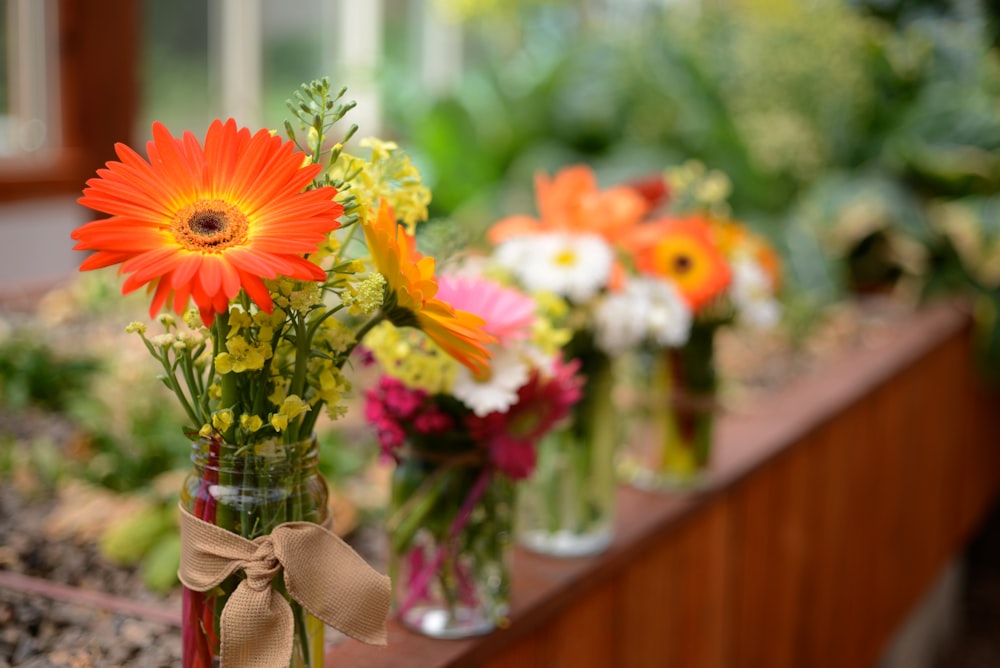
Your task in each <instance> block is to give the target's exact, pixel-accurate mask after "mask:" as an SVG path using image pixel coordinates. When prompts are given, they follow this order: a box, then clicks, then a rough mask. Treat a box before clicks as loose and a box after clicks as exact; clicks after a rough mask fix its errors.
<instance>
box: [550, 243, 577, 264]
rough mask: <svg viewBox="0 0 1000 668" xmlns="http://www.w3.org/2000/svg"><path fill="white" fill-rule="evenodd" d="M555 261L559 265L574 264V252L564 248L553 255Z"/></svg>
mask: <svg viewBox="0 0 1000 668" xmlns="http://www.w3.org/2000/svg"><path fill="white" fill-rule="evenodd" d="M555 262H556V264H558V265H559V266H561V267H569V266H572V265H574V264H576V262H577V260H576V252H575V251H573V250H571V249H569V248H567V249H566V250H563V251H560V252H559V253H557V254H556V256H555Z"/></svg>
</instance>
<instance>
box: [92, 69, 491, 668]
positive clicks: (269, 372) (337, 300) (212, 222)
mask: <svg viewBox="0 0 1000 668" xmlns="http://www.w3.org/2000/svg"><path fill="white" fill-rule="evenodd" d="M344 92H345V91H344V90H341V91H339V93H338V92H335V91H332V90H331V88H330V84H329V82H328V81H327V80H325V79H324V80H320V81H314V82H311V83H309V84H306V85H303V86H302V88H301V89H300V90H299V91H298V92H297V93H296V96H295V98H294V99H293V100H290V101H289V108H290V109H291V110H292V113H293V115H294V117H293V118H292V119H291V120H290V121H286V123H285V131H286V134H287V136H288V140H287V141H285V140H283V139H282V138H281V137H279V136H277V135H276V134H275V133H272V132H270V131H268V130H266V129H265V130H259V131H257V132H251V131H250V130H249V129H246V128H239V127H238V126H237V124H236V123H235V122H234V121H232V120H229V121H225V122H223V121H215V122H213V123H212V124H211V126H210V127H209V128H208V131H207V133H206V135H205V138H204V141H203V142H201V141H199V140H198V139H197V138H196V137H195V136H194V135H192V134H191V133H187V132H185V133H184V134H183V135H182V136H180V137H174V136H173V135H171V134H170V132H169V131H168V130H167V129H166V128H165V127H163V126H162V125H161V124H159V123H156V124H154V125H153V138H152V141H150V142H149V143H148V144H147V146H146V154H147V156H146V157H145V158H144V157H142V156H141V155H139V154H138V153H137V152H136V151H134V150H133V149H131V148H129V147H127V146H124V145H118V146H117V147H116V151H117V154H118V158H119V160H118V161H115V162H109V163H108V164H107V167H106V168H105V169H102V170H99V171H98V176H97V177H96V178H94V179H91V180H90V181H88V182H87V188H86V189H85V190H84V192H83V197H82V198H81V199H80V202H81V203H82V204H83V205H85V206H88V207H90V208H92V209H95V210H96V211H99V212H102V213H104V214H108V217H106V218H103V219H100V220H95V221H93V222H90V223H87V224H85V225H83V226H82V227H80V228H78V229H77V230H75V231H74V232H73V238H74V239H76V240H77V245H76V249H78V250H83V251H91V252H92V254H91V255H89V256H88V257H87V258H86V259H85V260H84V262H83V264H82V266H81V269H82V270H91V269H98V268H102V267H110V266H115V265H120V266H119V271H120V273H122V274H125V275H126V278H125V281H124V285H123V288H122V290H123V292H125V293H127V292H131V291H134V290H137V289H139V288H141V287H146V288H147V290H148V291H149V293H150V294H151V304H150V311H149V313H150V317H151V318H153V317H156V316H157V314H158V313H159V312H160V311H161V310H162V309H164V308H167V309H169V310H172V311H173V312H174V313H175V314H176V315H177V316H178V317H175V316H174V315H171V314H169V313H164V314H161V315H159V318H158V319H159V322H160V323H161V324H162V327H163V331H162V332H161V333H158V334H152V333H150V332H149V331H148V328H147V326H146V325H145V324H144V323H141V322H133V323H132V324H131V325H129V327H128V331H130V332H134V333H135V334H137V335H139V336H140V337H142V340H143V342H144V343H145V345H146V347H147V348H148V350H149V353H150V354H151V355H152V356H153V357H154V358H155V359H156V360H157V362H158V363H159V364H160V366H161V367H162V373H161V375H160V379H161V380H162V381H163V384H164V385H166V387H167V388H169V389H170V390H171V391H172V392H173V394H174V395H175V396H176V398H177V400H178V401H179V403H180V405H181V406H182V407H183V409H184V412H185V414H186V416H187V419H188V425H187V428H186V430H185V431H186V433H187V435H188V436H189V438H190V439H191V440H192V441H193V451H192V461H193V462H194V464H195V466H194V472H193V473H192V474H191V475H190V476H189V477H188V481H187V483H186V484H185V488H184V489H183V490H182V513H181V532H182V543H183V547H182V551H183V554H182V562H181V573H180V574H181V579H182V581H183V582H184V584H185V587H186V591H185V599H184V657H185V658H184V665H185V666H205V667H208V666H212V665H217V664H215V663H214V662H215V661H216V660H217V657H219V656H220V655H221V659H222V662H223V665H240V666H246V665H265V664H263V663H261V662H265V661H268V660H273V661H274V662H276V663H279V664H281V665H289V664H290V665H292V666H318V665H322V659H323V657H322V654H323V652H322V629H323V622H324V621H325V622H326V623H327V624H329V625H331V626H335V627H337V628H340V629H342V630H343V631H345V632H346V633H348V634H351V635H353V636H355V637H358V638H359V639H362V640H365V641H369V642H382V641H384V626H383V624H384V618H385V612H386V606H387V605H388V585H387V583H386V582H385V580H384V578H383V577H382V576H378V575H377V574H375V573H374V572H373V571H371V570H370V569H368V567H367V566H365V565H364V563H363V562H362V561H361V560H360V557H358V556H357V555H356V554H354V553H353V552H352V551H350V548H348V547H347V546H346V545H345V544H343V543H340V542H339V539H337V538H336V537H335V536H334V535H333V534H332V533H329V532H328V531H326V530H324V529H320V528H319V527H316V526H315V525H322V524H324V523H325V522H326V521H327V504H326V488H325V484H324V483H323V481H322V478H321V477H320V476H319V475H318V474H317V473H316V458H317V451H316V447H315V440H314V438H313V434H314V431H315V429H316V425H317V420H318V419H319V417H320V415H321V414H325V415H326V416H328V417H329V418H330V419H337V418H339V417H341V416H342V415H343V414H344V413H345V411H346V405H345V402H344V396H345V393H346V392H347V391H348V390H349V389H350V387H349V383H348V381H347V379H346V378H345V377H344V375H343V373H342V369H343V366H344V364H345V363H346V362H347V361H348V359H349V358H350V357H351V354H352V352H353V351H354V350H355V348H356V347H357V346H358V345H359V343H360V342H361V341H362V340H363V338H364V337H365V335H366V334H367V333H369V332H370V331H372V330H373V329H374V328H375V327H377V326H378V325H379V324H380V323H382V322H386V321H388V322H391V323H394V324H396V325H398V326H406V327H413V328H417V329H420V330H421V331H422V332H423V333H424V334H425V335H426V336H427V337H428V338H429V339H430V340H432V341H434V342H435V343H436V344H437V346H438V347H439V348H440V350H442V351H445V352H446V353H447V354H449V355H453V356H454V357H455V359H457V360H459V361H460V362H461V363H462V364H464V365H467V366H468V367H469V368H470V369H471V370H472V371H473V372H475V373H478V374H485V373H488V363H487V359H488V356H489V351H488V349H487V348H486V344H488V343H490V342H491V341H492V340H493V339H492V337H490V336H489V335H488V334H486V333H485V332H484V331H483V330H482V325H483V320H482V318H480V317H478V316H476V315H473V314H471V313H468V312H466V311H462V310H458V309H455V308H453V307H452V306H450V305H449V304H448V303H447V302H446V301H443V300H442V299H440V298H439V297H438V296H436V295H435V291H436V289H437V284H436V280H435V277H434V261H433V259H431V258H419V257H416V256H414V255H413V254H412V253H411V252H410V234H409V233H412V230H413V227H414V226H415V225H416V223H417V221H419V220H421V219H422V218H425V217H426V204H427V202H428V200H429V197H430V194H429V192H428V191H427V189H426V188H425V187H424V186H423V185H422V182H421V179H420V175H419V173H418V172H417V170H416V169H415V168H414V167H413V165H412V164H411V163H410V162H409V159H408V158H407V157H406V155H405V154H404V153H402V152H401V151H399V150H398V148H397V147H396V146H395V145H394V144H391V143H388V142H381V141H378V140H369V141H368V142H367V144H366V143H365V142H363V143H362V146H365V145H367V146H369V147H370V148H371V149H372V151H371V157H370V158H369V159H364V158H360V157H355V156H351V155H348V154H347V153H345V152H344V148H343V144H344V143H345V142H346V141H347V140H348V139H350V138H351V136H352V135H353V134H354V132H355V131H356V129H357V128H356V127H355V126H352V127H351V128H350V129H349V130H348V131H347V132H345V133H344V135H343V136H342V138H341V140H340V141H339V142H337V143H332V144H331V143H330V141H329V140H330V138H331V132H332V130H333V127H334V125H335V124H336V123H337V122H338V121H340V120H341V119H342V118H343V116H344V115H345V114H346V113H347V111H349V110H350V108H351V107H353V104H354V103H353V102H351V103H345V102H343V101H342V98H343V95H344ZM295 124H297V125H298V129H297V130H296V127H295ZM397 219H398V220H399V221H401V222H403V223H404V225H405V227H404V226H403V225H399V224H397ZM359 231H361V232H362V234H358V232H359ZM362 238H363V239H364V241H365V242H366V243H362ZM191 302H193V303H194V307H193V308H189V304H190V303H191ZM282 570H283V571H284V575H283V578H274V579H273V580H272V578H273V577H274V576H275V575H276V573H278V572H279V571H282ZM237 571H242V572H241V573H237ZM334 589H336V590H337V591H336V592H334V591H331V590H334ZM335 600H340V601H350V605H349V606H347V607H338V606H335V605H334V604H333V603H332V601H335ZM223 608H225V614H223V612H222V611H223ZM260 610H267V611H268V613H267V614H266V615H260V614H258V612H255V611H260ZM310 613H311V614H310ZM313 615H316V617H313ZM317 617H318V618H319V619H317ZM320 620H322V621H320ZM251 656H252V657H253V659H252V660H251V658H250V657H251ZM266 665H271V664H266Z"/></svg>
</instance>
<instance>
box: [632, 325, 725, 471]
mask: <svg viewBox="0 0 1000 668" xmlns="http://www.w3.org/2000/svg"><path fill="white" fill-rule="evenodd" d="M717 329H718V325H717V324H715V323H711V322H708V323H705V322H697V321H696V322H695V324H694V325H693V326H692V328H691V335H690V338H689V339H688V342H687V343H686V344H684V345H683V346H681V347H679V348H667V349H662V350H655V351H643V352H641V353H638V354H637V355H636V362H637V363H636V364H635V366H636V371H635V378H636V379H637V385H636V387H635V388H634V390H633V392H632V396H633V402H632V408H631V411H630V412H631V416H630V420H629V421H630V423H631V425H632V430H631V433H630V435H629V439H628V441H629V442H628V446H627V447H626V448H625V449H624V452H623V454H622V458H621V463H620V466H619V468H620V470H621V473H622V477H623V478H624V479H625V480H626V481H627V482H629V483H631V484H633V485H635V486H636V487H640V488H644V489H691V488H697V487H699V486H701V485H703V484H704V482H705V476H706V472H707V470H708V467H709V464H710V462H711V456H712V439H713V433H714V429H715V419H716V414H717V413H718V402H717V399H716V394H717V389H718V378H717V376H716V371H715V332H716V330H717Z"/></svg>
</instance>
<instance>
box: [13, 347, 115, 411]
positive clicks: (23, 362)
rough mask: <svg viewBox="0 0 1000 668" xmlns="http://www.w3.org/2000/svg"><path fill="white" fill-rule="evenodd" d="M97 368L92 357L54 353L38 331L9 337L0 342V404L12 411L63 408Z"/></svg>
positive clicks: (83, 389)
mask: <svg viewBox="0 0 1000 668" xmlns="http://www.w3.org/2000/svg"><path fill="white" fill-rule="evenodd" d="M99 369H100V363H99V362H98V360H96V359H94V358H91V357H65V356H61V355H58V354H56V352H55V351H54V350H53V349H52V347H51V346H50V345H49V344H48V343H47V342H46V340H45V338H44V337H42V336H39V335H37V334H35V335H30V334H20V335H17V336H12V337H10V338H8V339H7V340H5V341H0V403H2V404H4V405H6V406H8V407H10V408H11V409H13V410H18V409H24V408H27V407H29V406H38V407H40V408H43V409H45V410H48V411H63V410H66V409H67V407H68V406H69V405H70V403H71V402H72V401H73V399H74V397H77V396H80V395H81V393H84V392H85V391H86V389H87V387H88V385H89V383H90V381H91V379H92V378H93V376H94V374H95V373H96V372H97V371H98V370H99Z"/></svg>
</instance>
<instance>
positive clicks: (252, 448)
mask: <svg viewBox="0 0 1000 668" xmlns="http://www.w3.org/2000/svg"><path fill="white" fill-rule="evenodd" d="M215 444H218V448H219V451H221V452H223V453H224V454H225V455H226V456H227V457H232V456H241V457H243V458H248V457H254V458H257V459H265V460H268V461H272V462H273V464H272V465H271V466H273V467H274V468H279V467H282V464H287V465H288V466H291V465H292V464H295V465H297V466H303V465H309V464H313V463H316V462H318V461H319V441H318V440H317V438H316V436H315V435H313V436H312V437H311V438H308V439H303V440H301V441H296V442H294V443H285V442H283V441H281V440H279V439H278V438H273V439H267V440H263V441H260V442H259V443H253V444H244V445H236V444H234V443H227V442H226V441H223V440H221V439H218V440H214V439H211V438H199V439H196V440H194V441H192V442H191V460H192V461H194V462H195V463H196V464H198V463H201V464H205V465H207V462H205V461H204V460H206V459H207V453H208V451H210V450H211V448H212V446H213V445H215ZM289 450H294V451H297V452H298V456H297V457H296V458H295V459H294V460H293V459H290V458H288V457H287V452H288V451H289Z"/></svg>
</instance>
